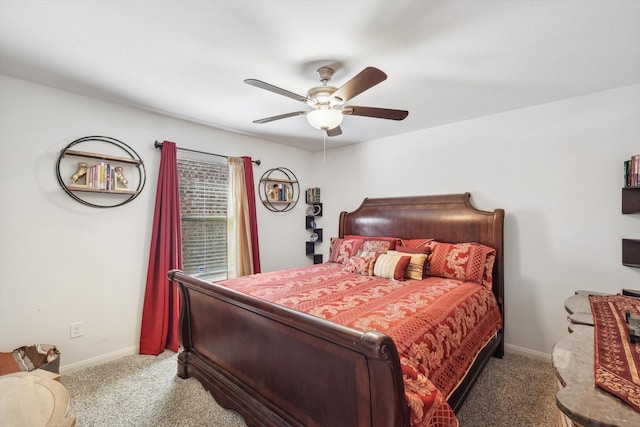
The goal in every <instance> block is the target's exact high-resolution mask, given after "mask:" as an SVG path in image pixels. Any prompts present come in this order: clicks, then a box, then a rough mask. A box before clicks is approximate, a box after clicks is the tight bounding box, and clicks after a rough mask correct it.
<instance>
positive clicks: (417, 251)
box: [396, 246, 431, 279]
mask: <svg viewBox="0 0 640 427" xmlns="http://www.w3.org/2000/svg"><path fill="white" fill-rule="evenodd" d="M396 252H401V253H406V254H413V255H427V257H426V258H425V260H424V262H423V263H422V265H413V261H414V259H415V257H411V261H412V262H410V263H409V266H408V267H407V271H406V272H405V277H406V278H407V279H418V276H421V278H423V279H424V278H425V277H428V276H429V254H430V253H431V248H429V247H426V246H423V247H421V248H408V247H405V246H398V247H396Z"/></svg>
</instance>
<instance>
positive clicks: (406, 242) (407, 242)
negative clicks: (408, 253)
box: [399, 239, 433, 248]
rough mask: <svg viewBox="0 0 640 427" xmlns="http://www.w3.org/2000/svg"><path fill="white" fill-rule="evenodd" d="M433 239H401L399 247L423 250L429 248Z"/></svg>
mask: <svg viewBox="0 0 640 427" xmlns="http://www.w3.org/2000/svg"><path fill="white" fill-rule="evenodd" d="M431 241H433V239H400V242H399V246H404V247H407V248H422V247H425V246H428V243H429V242H431Z"/></svg>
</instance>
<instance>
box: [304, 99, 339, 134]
mask: <svg viewBox="0 0 640 427" xmlns="http://www.w3.org/2000/svg"><path fill="white" fill-rule="evenodd" d="M343 118H344V117H343V115H342V112H340V111H338V110H333V109H331V108H329V106H328V105H321V106H320V107H318V108H317V109H315V110H312V111H309V112H308V113H307V121H308V122H309V124H310V125H311V126H313V127H314V128H316V129H321V130H329V129H333V128H336V127H338V126H340V124H341V123H342V119H343Z"/></svg>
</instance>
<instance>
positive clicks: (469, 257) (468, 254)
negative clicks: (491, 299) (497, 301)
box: [429, 242, 496, 289]
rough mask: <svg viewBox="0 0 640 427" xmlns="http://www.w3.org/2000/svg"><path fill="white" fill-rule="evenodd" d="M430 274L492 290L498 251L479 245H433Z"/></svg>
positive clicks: (440, 243)
mask: <svg viewBox="0 0 640 427" xmlns="http://www.w3.org/2000/svg"><path fill="white" fill-rule="evenodd" d="M432 248H433V249H432V251H431V255H430V256H429V274H430V275H431V276H439V277H444V278H448V279H458V280H464V281H467V282H475V283H479V284H481V285H484V286H486V287H487V288H489V289H491V286H492V282H493V278H492V271H493V263H494V261H495V256H496V251H495V249H493V248H490V247H488V246H484V245H481V244H479V243H442V242H434V243H433V244H432Z"/></svg>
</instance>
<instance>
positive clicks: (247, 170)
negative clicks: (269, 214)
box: [242, 156, 260, 273]
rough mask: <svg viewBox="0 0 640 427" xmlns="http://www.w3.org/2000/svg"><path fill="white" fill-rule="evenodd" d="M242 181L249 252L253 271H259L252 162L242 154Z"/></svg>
mask: <svg viewBox="0 0 640 427" xmlns="http://www.w3.org/2000/svg"><path fill="white" fill-rule="evenodd" d="M242 159H243V160H244V182H245V185H246V187H247V204H248V207H249V230H250V232H251V253H252V254H253V272H254V273H260V249H259V247H258V219H257V215H256V190H255V188H254V184H253V163H252V162H251V157H247V156H243V157H242Z"/></svg>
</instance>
